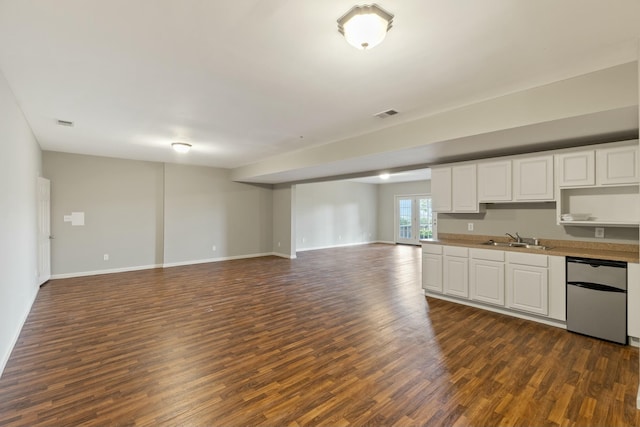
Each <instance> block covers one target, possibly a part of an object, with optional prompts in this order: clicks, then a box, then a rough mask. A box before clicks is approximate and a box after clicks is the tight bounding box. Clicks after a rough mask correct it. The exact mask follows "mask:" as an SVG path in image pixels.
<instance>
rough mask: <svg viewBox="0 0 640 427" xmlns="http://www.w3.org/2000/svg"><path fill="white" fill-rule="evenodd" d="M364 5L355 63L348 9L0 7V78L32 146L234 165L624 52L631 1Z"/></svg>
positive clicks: (634, 40) (2, 2)
mask: <svg viewBox="0 0 640 427" xmlns="http://www.w3.org/2000/svg"><path fill="white" fill-rule="evenodd" d="M378 3H379V4H380V5H381V6H382V7H383V8H385V9H386V10H388V11H390V12H392V13H394V14H395V19H394V26H393V28H392V29H391V31H390V32H389V34H388V36H387V39H386V40H385V41H384V42H383V43H382V44H381V45H380V46H378V47H376V48H375V49H372V50H370V51H364V52H363V51H359V50H356V49H354V48H352V47H351V46H349V45H348V44H347V43H346V42H345V40H344V39H343V37H342V36H341V35H340V34H339V33H338V31H337V26H336V19H337V18H339V17H340V16H341V15H342V14H344V13H345V12H346V11H347V10H348V9H349V8H351V6H353V4H354V2H353V1H347V0H322V1H315V2H308V1H300V0H269V1H265V0H263V1H258V0H236V1H225V2H223V1H216V0H209V1H202V0H135V1H131V0H55V1H52V0H0V70H1V71H2V73H3V74H4V76H5V78H6V79H7V81H8V83H9V85H10V87H11V89H12V90H13V92H14V94H15V96H16V98H17V100H18V102H19V104H20V106H21V108H22V109H23V111H24V114H25V116H26V117H27V120H28V121H29V123H30V125H31V127H32V129H33V132H34V134H35V136H36V138H37V139H38V141H39V142H40V145H41V146H42V148H43V149H45V150H54V151H64V152H73V153H82V154H92V155H99V156H112V157H121V158H131V159H141V160H152V161H162V162H183V163H192V164H200V165H209V166H215V167H223V168H235V167H239V166H242V165H246V164H250V163H254V162H258V161H260V160H263V159H265V158H268V157H270V156H275V155H278V154H282V153H284V152H289V151H292V150H299V149H304V148H306V147H310V146H315V145H319V144H326V143H328V142H332V141H338V140H341V139H344V138H348V137H351V136H354V135H361V134H364V133H368V132H372V131H375V130H377V129H382V128H384V127H388V126H393V125H397V124H399V123H402V122H406V121H410V120H414V119H417V118H419V117H423V116H425V115H429V114H433V113H435V112H440V111H444V110H447V109H451V108H454V107H457V106H461V105H466V104H470V103H473V102H478V101H481V100H485V99H488V98H493V97H496V96H499V95H502V94H506V93H511V92H514V91H517V90H523V89H527V88H531V87H534V86H538V85H542V84H546V83H549V82H552V81H557V80H560V79H563V78H568V77H572V76H576V75H580V74H584V73H587V72H591V71H594V70H598V69H603V68H607V67H610V66H613V65H617V64H622V63H625V62H629V61H634V60H636V59H637V56H638V40H639V39H640V25H639V22H640V19H639V18H640V1H638V0H607V1H602V0H563V1H557V0H485V1H477V0H458V1H446V0H440V1H435V0H402V1H400V0H380V1H378ZM389 108H393V109H396V110H398V111H399V112H400V114H398V115H397V116H393V117H389V118H386V119H378V118H374V117H372V115H373V114H375V113H378V112H380V111H383V110H386V109H389ZM57 119H63V120H70V121H73V122H74V123H75V126H74V127H73V128H69V127H61V126H58V125H57V124H56V120H57ZM178 140H179V141H186V142H189V143H191V144H193V150H192V151H191V152H190V153H189V154H187V155H186V156H185V155H183V156H180V155H178V154H176V153H173V152H172V151H171V150H170V145H169V144H170V142H172V141H178ZM354 161H356V162H357V160H354ZM365 161H366V159H360V163H362V162H365ZM375 167H377V165H376V166H375ZM349 169H350V165H349V162H346V163H345V164H342V165H340V171H341V172H340V173H348V172H349ZM373 169H374V167H371V168H370V170H373ZM360 170H361V169H360ZM322 173H324V174H325V175H330V174H331V170H327V171H324V172H322ZM316 175H317V174H316ZM296 177H299V176H297V175H296V174H295V173H291V174H290V176H288V177H287V179H291V180H294V179H296Z"/></svg>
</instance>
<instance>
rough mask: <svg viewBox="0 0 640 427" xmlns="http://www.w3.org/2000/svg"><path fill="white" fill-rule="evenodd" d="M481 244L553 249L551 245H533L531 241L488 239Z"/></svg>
mask: <svg viewBox="0 0 640 427" xmlns="http://www.w3.org/2000/svg"><path fill="white" fill-rule="evenodd" d="M481 244H482V245H486V246H500V247H505V248H527V249H540V250H548V249H551V248H550V247H549V246H544V245H531V244H529V243H524V242H496V241H493V240H488V241H486V242H482V243H481Z"/></svg>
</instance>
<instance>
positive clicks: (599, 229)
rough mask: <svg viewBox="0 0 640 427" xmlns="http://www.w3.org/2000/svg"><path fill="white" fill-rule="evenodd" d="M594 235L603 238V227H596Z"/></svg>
mask: <svg viewBox="0 0 640 427" xmlns="http://www.w3.org/2000/svg"><path fill="white" fill-rule="evenodd" d="M596 237H597V238H599V239H604V227H596Z"/></svg>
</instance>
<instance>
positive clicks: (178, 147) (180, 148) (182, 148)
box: [171, 142, 191, 153]
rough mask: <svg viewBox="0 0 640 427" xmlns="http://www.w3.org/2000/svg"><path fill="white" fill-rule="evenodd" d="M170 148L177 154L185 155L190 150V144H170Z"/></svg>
mask: <svg viewBox="0 0 640 427" xmlns="http://www.w3.org/2000/svg"><path fill="white" fill-rule="evenodd" d="M171 147H172V148H173V149H174V150H175V151H177V152H178V153H187V152H188V151H189V150H191V144H187V143H186V142H173V143H171Z"/></svg>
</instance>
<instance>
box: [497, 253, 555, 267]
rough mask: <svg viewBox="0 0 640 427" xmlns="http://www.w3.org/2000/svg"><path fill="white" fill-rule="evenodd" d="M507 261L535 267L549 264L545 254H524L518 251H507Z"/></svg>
mask: <svg viewBox="0 0 640 427" xmlns="http://www.w3.org/2000/svg"><path fill="white" fill-rule="evenodd" d="M507 261H509V263H510V264H524V265H531V266H535V267H547V266H548V265H549V264H548V263H549V261H548V259H547V256H546V255H538V254H525V253H520V252H509V253H508V254H507Z"/></svg>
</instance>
